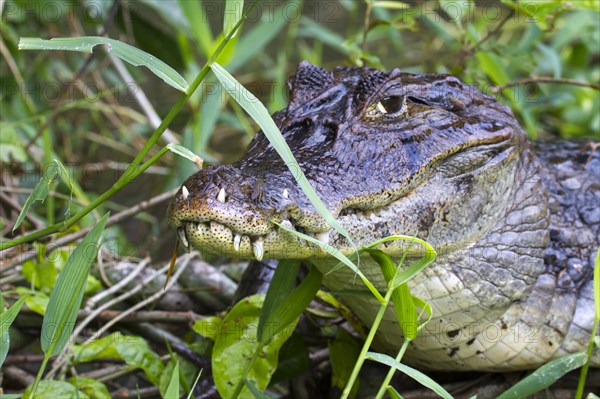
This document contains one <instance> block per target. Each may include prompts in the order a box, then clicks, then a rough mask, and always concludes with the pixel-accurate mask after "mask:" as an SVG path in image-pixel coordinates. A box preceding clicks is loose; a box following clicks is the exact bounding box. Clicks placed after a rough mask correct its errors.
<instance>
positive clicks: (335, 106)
mask: <svg viewBox="0 0 600 399" xmlns="http://www.w3.org/2000/svg"><path fill="white" fill-rule="evenodd" d="M289 87H290V90H291V95H290V103H289V105H288V107H287V108H286V109H284V110H282V111H280V112H277V113H275V114H274V115H273V118H274V120H275V123H276V124H277V126H278V127H279V129H280V131H281V133H282V134H283V137H284V138H285V140H286V142H287V144H288V145H289V147H290V149H291V150H292V152H293V154H294V156H295V157H296V160H297V164H296V165H290V166H291V170H290V168H288V166H287V165H286V164H285V163H284V162H283V161H282V160H281V159H280V157H279V156H278V154H277V153H276V151H275V150H274V148H273V146H272V145H271V144H270V143H269V141H268V140H267V138H266V137H265V135H264V134H263V133H262V132H258V133H257V134H256V136H255V137H254V139H253V140H252V142H251V143H250V146H249V148H248V150H247V152H246V154H245V155H244V157H243V158H242V159H241V160H240V161H239V162H237V163H235V164H233V165H222V166H212V167H208V168H206V169H204V170H202V171H200V172H198V173H196V174H195V175H193V176H191V177H189V178H188V179H187V180H186V181H185V183H184V184H183V186H182V187H181V189H180V190H179V192H178V193H177V195H176V197H175V199H174V200H173V202H172V203H171V204H170V207H169V210H168V218H169V224H170V225H171V226H172V227H173V228H176V229H178V233H179V237H180V239H181V241H182V242H183V244H184V245H185V246H186V247H189V246H191V247H194V248H199V249H205V250H208V251H210V252H213V253H218V254H222V255H225V256H232V257H244V258H252V257H254V258H258V259H262V258H263V257H264V258H278V259H282V258H295V259H306V258H313V257H325V256H327V253H325V252H323V251H322V250H321V249H320V248H319V247H317V246H315V245H313V244H310V243H308V242H306V241H303V240H301V239H298V238H296V237H295V236H293V235H292V234H290V233H289V232H286V231H284V230H283V229H281V228H280V227H278V226H277V225H276V224H274V223H273V222H277V223H279V224H282V225H287V226H288V227H291V228H293V229H296V230H297V231H300V232H303V233H305V234H309V235H312V236H313V237H316V238H317V239H319V240H321V241H325V242H328V243H329V244H331V245H332V246H334V247H335V248H337V249H338V250H340V251H342V252H343V253H346V254H349V253H351V252H352V251H353V250H354V247H352V246H351V245H350V243H349V242H348V241H347V240H346V239H345V238H344V237H343V236H341V235H340V234H338V233H337V232H336V231H335V230H333V231H332V230H331V227H330V226H329V225H328V224H327V223H326V222H325V220H324V219H323V218H322V217H321V216H319V214H318V213H317V212H316V211H315V209H314V208H313V206H312V205H311V203H310V202H309V200H308V198H307V197H306V196H305V195H304V193H303V192H302V191H301V190H300V188H299V186H298V185H297V183H296V181H295V179H294V178H293V176H292V173H295V171H297V169H298V168H300V169H302V170H303V171H304V173H305V175H306V177H307V179H308V180H309V182H310V184H311V185H312V186H313V187H314V189H315V190H316V192H317V194H318V195H319V196H320V198H321V199H322V201H323V203H324V204H325V205H326V206H327V208H328V209H329V211H330V212H331V213H332V214H333V216H335V217H336V218H337V220H338V221H339V223H340V224H341V225H342V226H343V227H344V228H345V229H346V230H347V231H348V232H349V234H350V236H351V237H352V238H353V240H354V241H355V243H356V244H358V245H364V244H368V243H370V242H372V241H374V240H376V239H379V238H382V237H385V236H387V235H391V234H405V235H412V236H417V237H419V238H422V239H425V240H427V241H429V242H430V243H431V244H432V245H433V246H434V247H435V248H436V249H438V251H439V250H440V249H444V248H446V247H447V248H451V247H452V246H455V245H459V246H460V245H461V243H469V242H474V241H476V240H477V239H478V237H480V236H481V235H482V234H484V232H485V230H486V229H488V228H489V227H490V226H491V225H492V224H493V223H494V222H495V221H496V220H497V218H498V217H499V215H501V214H502V212H503V210H504V208H505V206H506V202H507V198H508V196H509V194H510V192H511V191H512V190H513V189H514V186H515V185H516V184H518V182H517V181H516V180H515V176H516V175H518V173H519V172H518V171H519V164H520V162H521V159H522V158H523V156H522V155H523V154H522V153H523V152H524V151H526V148H527V147H526V141H525V136H524V134H523V132H522V130H521V128H520V127H519V125H518V123H517V122H516V120H515V119H514V117H513V115H512V113H511V111H510V110H509V109H508V108H507V107H505V106H504V105H501V104H499V103H498V102H496V101H495V99H494V98H493V97H490V96H487V95H484V94H482V93H481V92H480V91H479V90H477V89H476V88H474V87H473V86H470V85H467V84H464V83H462V82H461V81H459V80H458V79H457V78H455V77H452V76H447V75H434V74H428V75H414V74H409V73H402V72H400V71H399V70H397V69H395V70H393V71H391V72H383V71H379V70H375V69H371V68H347V67H340V68H336V69H335V70H334V71H333V72H329V71H326V70H324V69H321V68H319V67H316V66H314V65H311V64H309V63H308V62H302V63H301V64H300V65H299V67H298V71H297V73H296V75H295V76H294V77H293V78H292V79H291V80H290V82H289ZM402 245H403V244H400V243H397V242H396V243H390V244H389V245H388V247H387V251H388V252H394V251H400V250H401V247H402Z"/></svg>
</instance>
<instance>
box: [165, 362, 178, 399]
mask: <svg viewBox="0 0 600 399" xmlns="http://www.w3.org/2000/svg"><path fill="white" fill-rule="evenodd" d="M164 398H165V399H179V363H178V362H175V367H174V368H173V373H171V381H170V382H169V386H168V387H167V390H166V392H165V396H164Z"/></svg>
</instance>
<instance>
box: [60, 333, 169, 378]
mask: <svg viewBox="0 0 600 399" xmlns="http://www.w3.org/2000/svg"><path fill="white" fill-rule="evenodd" d="M72 349H73V362H74V363H76V364H77V363H85V362H91V361H94V360H97V359H119V360H123V361H124V362H125V363H127V365H129V366H132V367H136V368H140V369H142V370H143V371H144V374H146V377H148V379H149V380H150V381H151V382H152V383H153V384H156V385H158V382H159V379H160V374H161V373H162V371H163V368H164V366H163V363H162V361H161V360H160V357H159V356H158V355H157V354H156V353H155V352H154V351H153V350H152V349H150V347H149V346H148V343H147V342H146V341H145V340H144V339H143V338H141V337H137V336H128V335H122V334H120V333H113V334H111V335H108V336H106V337H104V338H100V339H97V340H95V341H92V342H89V343H86V344H83V345H73V347H72Z"/></svg>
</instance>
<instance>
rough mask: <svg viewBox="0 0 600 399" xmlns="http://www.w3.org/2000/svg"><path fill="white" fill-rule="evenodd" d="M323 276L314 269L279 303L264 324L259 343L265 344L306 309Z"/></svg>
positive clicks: (315, 293)
mask: <svg viewBox="0 0 600 399" xmlns="http://www.w3.org/2000/svg"><path fill="white" fill-rule="evenodd" d="M322 279H323V275H321V273H319V271H318V270H317V269H316V268H314V267H313V268H311V270H310V272H309V273H308V275H307V276H306V278H305V279H304V281H302V283H300V285H299V286H298V287H296V289H295V290H294V291H293V292H292V293H291V294H290V295H289V296H287V297H286V298H285V299H284V300H283V301H281V302H280V303H279V306H277V307H276V308H275V309H274V310H273V312H272V313H271V314H270V315H269V318H268V319H267V321H266V322H265V323H264V326H263V330H264V329H265V328H266V329H267V330H266V331H263V334H262V338H261V340H260V342H261V343H263V344H267V343H268V342H270V341H271V339H273V337H275V335H277V334H278V333H280V332H281V331H283V330H284V329H285V328H286V327H287V326H289V325H290V324H292V323H294V322H295V321H296V320H297V319H298V317H299V316H300V314H302V312H303V311H304V309H306V307H307V306H308V304H309V303H310V301H312V300H313V298H314V297H315V296H316V295H317V291H319V288H320V287H321V281H322Z"/></svg>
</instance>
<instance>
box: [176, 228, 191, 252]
mask: <svg viewBox="0 0 600 399" xmlns="http://www.w3.org/2000/svg"><path fill="white" fill-rule="evenodd" d="M177 235H178V236H179V241H181V244H182V245H183V247H184V248H185V250H186V251H187V252H190V244H189V243H188V240H187V236H186V235H185V229H184V228H183V227H180V228H178V229H177Z"/></svg>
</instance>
